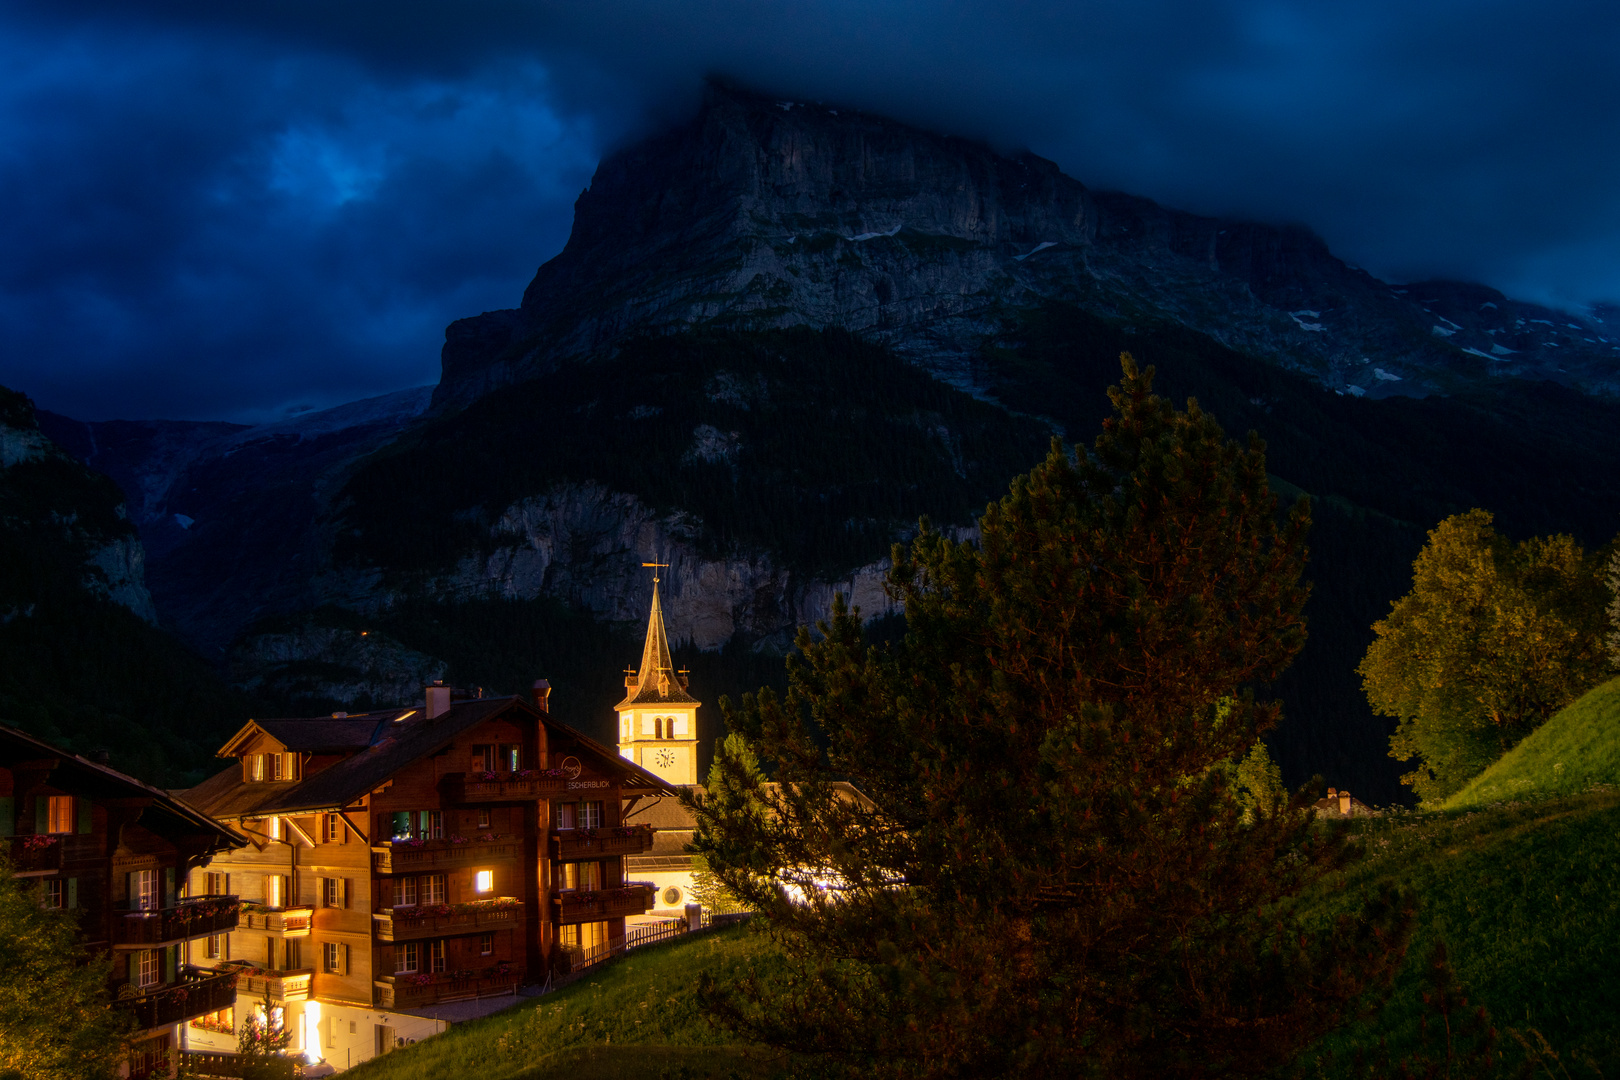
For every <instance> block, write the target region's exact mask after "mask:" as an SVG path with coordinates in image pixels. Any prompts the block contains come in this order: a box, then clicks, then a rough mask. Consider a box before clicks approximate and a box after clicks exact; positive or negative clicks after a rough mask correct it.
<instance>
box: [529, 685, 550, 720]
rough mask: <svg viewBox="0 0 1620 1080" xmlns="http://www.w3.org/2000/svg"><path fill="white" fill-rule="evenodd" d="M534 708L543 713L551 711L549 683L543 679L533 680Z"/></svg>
mask: <svg viewBox="0 0 1620 1080" xmlns="http://www.w3.org/2000/svg"><path fill="white" fill-rule="evenodd" d="M532 693H533V694H534V707H535V708H537V709H539V710H540V711H541V712H543V713H549V712H550V711H551V683H550V682H549V681H547V680H545V679H536V680H534V688H533V690H532Z"/></svg>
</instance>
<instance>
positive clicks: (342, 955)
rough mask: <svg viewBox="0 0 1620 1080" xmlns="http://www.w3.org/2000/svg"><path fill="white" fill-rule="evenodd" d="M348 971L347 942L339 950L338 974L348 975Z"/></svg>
mask: <svg viewBox="0 0 1620 1080" xmlns="http://www.w3.org/2000/svg"><path fill="white" fill-rule="evenodd" d="M348 973H349V946H348V945H347V944H345V945H344V946H343V947H342V948H341V949H339V950H338V974H339V975H347V974H348Z"/></svg>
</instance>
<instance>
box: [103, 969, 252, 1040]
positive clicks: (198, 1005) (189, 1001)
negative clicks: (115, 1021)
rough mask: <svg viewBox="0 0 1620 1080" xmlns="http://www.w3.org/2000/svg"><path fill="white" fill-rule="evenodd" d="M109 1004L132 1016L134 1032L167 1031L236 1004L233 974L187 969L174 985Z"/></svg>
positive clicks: (228, 971)
mask: <svg viewBox="0 0 1620 1080" xmlns="http://www.w3.org/2000/svg"><path fill="white" fill-rule="evenodd" d="M113 1003H114V1004H115V1005H117V1006H118V1007H119V1008H120V1009H128V1010H129V1011H130V1012H131V1013H133V1014H134V1016H135V1027H136V1028H137V1029H138V1030H141V1031H146V1030H149V1029H151V1028H160V1027H168V1026H169V1025H170V1024H178V1023H181V1022H182V1021H185V1020H190V1019H191V1018H192V1017H194V1016H202V1015H203V1014H204V1013H211V1012H218V1011H219V1010H220V1009H228V1008H230V1007H231V1006H233V1005H234V1004H236V973H235V972H233V971H230V970H228V969H225V970H218V971H210V970H208V969H206V968H194V967H188V968H185V969H184V970H183V971H182V973H181V976H180V981H179V982H177V983H170V984H168V985H167V986H154V987H152V988H150V989H149V990H147V991H146V992H145V993H142V994H137V995H136V996H135V997H127V998H125V997H121V998H118V999H116V1000H115V1001H114V1002H113Z"/></svg>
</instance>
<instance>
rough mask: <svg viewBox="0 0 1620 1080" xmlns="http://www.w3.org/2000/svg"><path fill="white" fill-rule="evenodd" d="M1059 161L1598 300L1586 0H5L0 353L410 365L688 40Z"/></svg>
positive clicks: (133, 384) (556, 200)
mask: <svg viewBox="0 0 1620 1080" xmlns="http://www.w3.org/2000/svg"><path fill="white" fill-rule="evenodd" d="M708 73H715V74H721V75H725V76H727V77H729V78H732V79H734V80H737V81H739V82H742V83H744V84H748V85H752V86H756V87H758V88H760V89H763V90H768V91H770V92H773V93H778V94H781V95H782V96H784V97H795V98H810V99H820V100H826V101H828V102H836V103H840V104H846V105H851V106H857V107H862V108H867V109H872V110H875V111H879V112H884V113H887V114H889V115H892V116H896V117H898V118H900V119H903V120H908V121H912V122H916V123H921V124H924V125H927V126H930V127H933V128H936V129H941V130H946V131H951V132H955V133H959V134H964V135H969V136H977V137H982V138H986V139H988V140H990V141H991V142H992V143H994V144H996V145H998V146H1001V147H1003V148H1007V149H1014V148H1020V147H1028V148H1029V149H1032V150H1034V151H1035V152H1037V153H1039V154H1042V155H1045V156H1047V157H1050V158H1052V159H1054V160H1055V161H1057V162H1058V163H1059V164H1060V165H1061V166H1062V167H1063V168H1064V170H1065V171H1067V172H1068V173H1070V174H1071V175H1073V176H1075V177H1077V178H1078V179H1080V180H1081V181H1083V182H1085V183H1086V184H1088V185H1091V186H1093V187H1098V188H1118V189H1123V190H1127V191H1131V192H1135V193H1138V194H1142V195H1148V196H1151V197H1153V198H1155V199H1158V200H1159V201H1161V202H1164V203H1166V204H1169V205H1172V206H1176V207H1180V208H1183V209H1188V210H1193V211H1198V212H1203V213H1211V214H1232V215H1243V216H1248V217H1254V218H1259V219H1263V220H1268V221H1300V222H1304V223H1306V224H1308V225H1310V226H1311V227H1312V228H1314V229H1315V230H1316V231H1317V232H1319V233H1320V234H1321V235H1323V236H1324V237H1325V238H1326V239H1327V241H1328V243H1329V244H1330V245H1331V246H1332V247H1333V249H1334V250H1335V251H1336V252H1337V253H1338V254H1340V255H1341V256H1342V257H1344V258H1346V259H1348V260H1349V261H1351V262H1353V263H1356V264H1357V265H1361V266H1364V267H1366V268H1367V269H1369V270H1371V271H1372V272H1374V273H1375V274H1378V275H1380V276H1383V277H1386V278H1390V279H1394V280H1410V279H1415V278H1421V277H1427V276H1435V275H1439V276H1447V277H1461V278H1470V279H1476V280H1481V281H1485V282H1487V283H1489V284H1492V285H1495V286H1497V287H1498V288H1501V289H1503V290H1505V291H1507V292H1508V293H1509V294H1510V295H1515V296H1519V297H1523V298H1526V299H1534V300H1541V301H1544V302H1552V303H1557V304H1561V305H1565V306H1573V305H1578V304H1582V303H1585V302H1589V301H1593V300H1604V299H1609V300H1613V299H1620V182H1617V180H1620V169H1617V166H1620V108H1617V105H1620V4H1614V3H1612V2H1608V3H1598V2H1592V3H1574V2H1557V0H1538V2H1536V3H1530V2H1528V0H1509V2H1493V0H1469V2H1467V3H1463V2H1460V0H1428V2H1421V3H1412V2H1411V0H1400V2H1395V0H1361V2H1353V3H1340V4H1324V3H1319V2H1298V0H1296V2H1274V3H1268V2H1260V0H1222V2H1216V0H1112V2H1108V3H1086V2H1074V0H1065V2H1034V0H1029V2H1019V0H996V2H989V0H984V2H980V0H974V2H958V3H949V2H941V0H930V2H919V3H884V2H882V0H854V2H846V3H839V2H825V0H823V2H811V0H801V2H776V3H766V2H761V0H710V2H702V3H700V2H683V0H661V2H660V0H652V2H647V3H626V2H618V0H588V2H582V0H570V2H567V3H540V2H533V0H529V2H522V0H504V2H503V0H415V2H412V0H389V2H387V3H379V2H372V0H343V2H341V3H336V4H334V3H331V2H330V0H321V2H318V3H317V2H314V0H206V2H197V3H192V2H184V0H173V2H167V3H164V2H147V3H142V2H139V0H110V2H105V3H99V2H94V0H83V2H80V0H43V2H38V3H34V2H29V0H12V2H10V3H8V4H5V5H4V6H3V7H0V207H3V209H0V383H4V384H6V385H9V386H12V387H15V388H17V389H21V390H23V391H25V392H27V393H28V394H30V395H31V396H33V397H34V398H35V399H36V400H37V401H38V402H39V403H40V405H41V406H43V407H45V408H49V409H53V410H56V411H58V412H64V413H67V414H69V415H72V416H76V417H79V418H82V419H110V418H120V417H121V418H147V417H171V418H194V419H203V418H219V419H234V420H241V421H248V422H253V421H260V420H268V419H273V418H276V417H278V416H281V415H283V414H285V413H286V412H287V411H289V410H295V409H300V408H308V407H315V408H322V407H325V406H328V405H333V404H337V403H339V402H342V401H347V400H352V399H354V398H359V397H365V396H368V395H372V394H378V393H383V392H386V391H389V390H394V389H399V388H403V387H408V386H417V385H422V384H424V383H430V382H433V381H435V380H436V379H437V377H438V352H439V345H440V343H441V341H442V336H443V329H444V326H445V324H446V323H448V322H449V321H451V320H452V319H455V318H459V317H461V316H464V315H469V314H474V313H477V312H479V311H483V310H487V309H490V308H498V307H511V306H514V305H515V304H516V303H517V301H518V299H519V296H520V294H521V292H522V289H523V286H524V285H525V284H527V282H528V280H529V278H530V277H531V276H532V275H533V273H534V270H535V267H536V266H538V265H539V264H540V263H541V262H543V261H544V260H545V259H547V258H549V257H550V256H551V255H552V254H554V253H555V252H556V251H557V250H558V249H559V248H560V247H561V246H562V244H563V242H564V241H565V240H566V238H567V234H568V228H569V223H570V217H571V208H572V203H573V200H574V197H575V196H576V195H577V194H578V193H579V191H580V189H581V188H583V187H584V186H585V184H586V183H587V182H588V181H589V178H590V174H591V172H592V170H593V169H594V167H595V163H596V161H597V159H598V158H599V157H600V155H601V154H602V153H603V152H604V150H608V149H611V148H612V147H613V146H615V145H616V144H618V143H620V142H622V141H624V140H626V139H628V138H632V137H634V136H635V135H636V134H638V133H640V132H642V131H645V130H647V129H648V128H649V127H650V126H653V125H657V124H660V123H663V122H667V121H669V120H671V119H674V118H678V117H679V116H681V115H682V114H683V113H685V112H686V111H687V110H689V109H690V108H692V107H693V105H694V104H695V102H696V99H697V95H698V92H699V89H700V85H701V80H702V78H703V76H704V75H705V74H708Z"/></svg>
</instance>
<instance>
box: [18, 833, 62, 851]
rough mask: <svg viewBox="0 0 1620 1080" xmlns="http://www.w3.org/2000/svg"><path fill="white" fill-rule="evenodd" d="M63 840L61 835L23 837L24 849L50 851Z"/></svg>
mask: <svg viewBox="0 0 1620 1080" xmlns="http://www.w3.org/2000/svg"><path fill="white" fill-rule="evenodd" d="M61 840H62V838H61V837H60V836H50V835H41V836H25V837H23V839H22V849H23V850H24V851H48V850H49V849H51V848H53V847H55V846H56V845H57V844H59V843H60V842H61Z"/></svg>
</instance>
